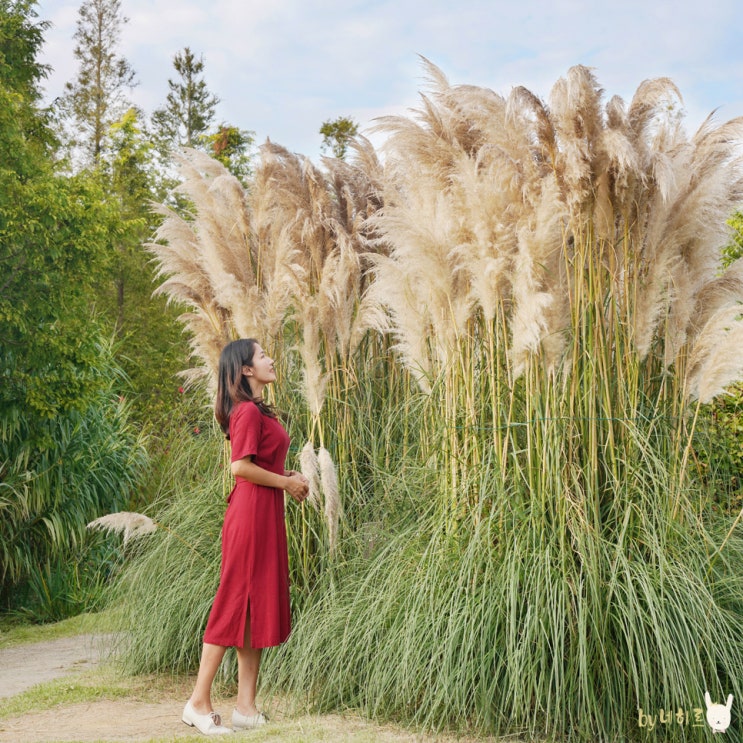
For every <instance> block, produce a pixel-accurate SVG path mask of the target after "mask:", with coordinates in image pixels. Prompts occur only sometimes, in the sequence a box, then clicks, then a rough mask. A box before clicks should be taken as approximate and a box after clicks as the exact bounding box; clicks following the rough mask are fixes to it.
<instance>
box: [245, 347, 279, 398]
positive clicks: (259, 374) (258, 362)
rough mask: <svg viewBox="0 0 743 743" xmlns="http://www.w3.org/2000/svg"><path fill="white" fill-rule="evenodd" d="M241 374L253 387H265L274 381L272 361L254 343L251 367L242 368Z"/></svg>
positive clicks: (274, 374) (274, 371) (274, 372)
mask: <svg viewBox="0 0 743 743" xmlns="http://www.w3.org/2000/svg"><path fill="white" fill-rule="evenodd" d="M243 374H245V376H247V378H248V381H249V383H250V385H251V387H253V386H254V385H260V387H261V388H263V387H264V386H265V385H267V384H270V383H271V382H275V381H276V370H275V369H274V366H273V359H272V358H270V357H269V356H267V355H266V352H265V351H264V350H263V349H262V348H261V347H260V346H259V345H258V344H257V343H256V345H255V349H254V350H253V365H252V366H243Z"/></svg>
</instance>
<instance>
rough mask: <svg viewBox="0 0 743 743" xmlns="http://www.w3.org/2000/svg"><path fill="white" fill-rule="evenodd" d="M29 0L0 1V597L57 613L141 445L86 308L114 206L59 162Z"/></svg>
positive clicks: (100, 269)
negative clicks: (90, 532) (42, 95)
mask: <svg viewBox="0 0 743 743" xmlns="http://www.w3.org/2000/svg"><path fill="white" fill-rule="evenodd" d="M34 4H35V3H33V2H27V1H26V0H22V1H21V2H16V3H11V2H7V0H0V10H1V11H2V12H0V380H2V381H0V489H1V491H2V497H1V498H0V605H9V606H13V607H14V608H20V607H23V608H26V609H27V608H28V607H29V605H30V604H31V603H33V604H38V603H39V602H41V603H44V602H46V603H47V609H49V611H47V610H46V609H45V610H44V611H43V612H41V613H36V614H35V615H36V616H37V617H40V616H44V618H51V617H52V615H53V614H54V612H55V611H56V609H54V610H52V609H51V607H50V606H49V605H48V604H49V603H50V602H51V598H50V597H51V595H52V593H54V592H55V591H56V590H57V589H59V591H60V593H59V594H57V595H67V596H70V595H72V594H76V593H77V589H78V588H80V584H79V583H75V580H76V578H75V571H76V570H77V557H78V553H77V552H76V550H78V549H79V548H80V546H81V544H82V543H83V541H84V537H85V524H86V523H87V522H88V521H90V520H91V519H92V518H95V517H96V516H98V515H100V514H101V512H106V511H109V510H115V509H117V508H119V507H121V506H122V505H124V504H125V502H126V498H127V497H128V491H129V488H130V487H131V485H132V484H133V477H134V476H135V473H136V471H137V470H138V468H139V466H140V465H141V464H142V452H141V449H140V448H139V446H138V445H137V442H136V436H135V434H134V432H133V431H132V430H131V427H130V424H129V422H128V414H127V412H126V408H125V407H124V406H123V405H121V404H120V403H119V402H118V398H117V396H116V395H115V394H114V389H113V380H117V378H118V377H119V376H120V374H121V372H120V369H119V368H118V367H117V366H116V364H115V363H114V362H113V360H112V358H111V354H110V351H109V350H108V345H109V344H107V342H106V341H105V340H104V339H103V336H102V333H101V329H100V325H99V323H98V320H97V317H96V315H95V314H94V313H93V312H92V311H91V306H90V297H91V295H93V294H94V290H95V287H96V286H97V285H98V284H99V283H100V282H101V281H102V280H103V278H104V277H105V275H106V270H107V268H108V264H109V258H110V253H109V251H108V246H109V244H110V242H111V241H112V235H113V234H114V233H115V231H116V221H115V220H116V214H117V213H116V211H115V210H114V209H112V208H111V203H110V202H109V201H107V200H106V198H105V194H104V192H103V191H102V189H101V186H100V183H99V182H98V181H97V180H96V179H95V178H93V177H92V176H91V175H90V174H89V173H86V172H83V173H79V174H77V175H75V176H72V177H67V176H64V175H62V174H60V173H59V172H58V170H57V165H56V152H55V150H54V148H53V147H54V142H55V138H54V136H53V135H52V133H51V132H50V131H49V128H48V123H47V118H48V114H47V113H45V112H43V111H40V110H38V108H37V103H38V99H39V89H38V85H39V81H40V80H41V78H42V77H43V76H44V74H45V68H44V67H43V65H39V64H38V63H37V62H36V61H35V56H36V54H37V53H38V49H39V47H40V45H41V43H42V40H43V39H42V37H43V29H44V24H39V23H36V22H35V20H34V19H35V17H36V14H35V12H34V10H33V6H34ZM27 602H28V603H27ZM73 603H75V602H73ZM83 603H84V602H83ZM62 605H66V606H69V604H68V603H65V601H64V600H62V601H61V604H59V605H58V606H57V608H60V607H61V606H62ZM76 608H77V609H78V610H79V609H80V608H85V607H84V606H82V605H81V604H79V603H76ZM57 618H58V617H57Z"/></svg>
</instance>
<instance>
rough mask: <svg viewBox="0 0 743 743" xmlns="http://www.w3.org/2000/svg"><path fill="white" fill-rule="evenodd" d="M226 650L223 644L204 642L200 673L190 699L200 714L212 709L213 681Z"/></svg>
mask: <svg viewBox="0 0 743 743" xmlns="http://www.w3.org/2000/svg"><path fill="white" fill-rule="evenodd" d="M226 650H227V648H226V647H223V646H222V645H210V644H209V643H206V642H205V643H204V648H203V650H202V651H201V663H200V664H199V675H198V676H197V677H196V686H195V687H194V690H193V693H192V694H191V700H190V701H191V706H192V707H193V708H194V710H195V711H196V712H198V713H199V714H200V715H206V714H209V712H211V711H212V698H211V691H212V683H213V682H214V677H215V676H216V675H217V671H218V670H219V664H220V663H221V662H222V658H224V654H225V651H226Z"/></svg>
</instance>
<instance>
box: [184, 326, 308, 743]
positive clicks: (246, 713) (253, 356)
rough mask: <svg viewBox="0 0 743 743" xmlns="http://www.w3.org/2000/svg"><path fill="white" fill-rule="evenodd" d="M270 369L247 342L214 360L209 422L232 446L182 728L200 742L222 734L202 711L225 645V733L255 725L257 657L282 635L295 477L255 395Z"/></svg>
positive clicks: (297, 491) (281, 439)
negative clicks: (233, 662)
mask: <svg viewBox="0 0 743 743" xmlns="http://www.w3.org/2000/svg"><path fill="white" fill-rule="evenodd" d="M275 379H276V372H275V370H274V365H273V361H272V360H271V359H270V358H269V357H268V356H266V353H265V351H264V350H263V349H262V348H261V347H260V345H258V342H257V341H255V340H254V339H252V338H249V339H243V340H237V341H233V342H232V343H230V344H228V345H227V346H226V347H225V348H224V349H223V351H222V354H221V356H220V359H219V378H218V381H217V401H216V404H215V409H214V412H215V416H216V418H217V421H218V422H219V425H220V426H221V427H222V430H223V431H224V432H225V434H226V435H227V438H228V439H229V440H230V444H231V447H232V474H233V475H234V476H235V487H234V488H233V489H232V492H231V493H230V497H229V499H228V504H229V505H228V507H227V511H226V513H225V517H224V526H223V527H222V567H221V571H220V580H219V588H218V589H217V595H216V597H215V599H214V604H213V606H212V610H211V613H210V615H209V621H208V622H207V625H206V631H205V633H204V647H203V651H202V654H201V664H200V666H199V674H198V677H197V679H196V686H195V687H194V691H193V693H192V694H191V698H190V699H189V700H188V702H187V703H186V706H185V708H184V710H183V717H182V719H183V722H185V723H186V724H187V725H191V726H192V727H196V728H197V729H198V730H200V731H201V732H202V733H206V734H207V735H220V734H223V733H231V732H232V730H231V729H230V728H228V727H225V726H223V725H222V723H221V719H220V717H219V715H218V714H217V713H216V712H214V710H213V708H212V703H211V687H212V682H213V681H214V677H215V676H216V673H217V670H218V668H219V664H220V663H221V662H222V658H223V657H224V653H225V651H226V649H227V648H228V647H235V648H236V650H237V665H238V687H237V706H236V708H235V710H234V711H233V713H232V728H233V729H235V730H244V729H246V728H251V727H255V726H257V725H263V724H265V722H266V718H265V717H264V716H263V714H262V713H261V712H259V711H258V709H257V708H256V706H255V691H256V684H257V681H258V668H259V666H260V660H261V650H262V648H264V647H271V646H273V645H279V644H281V643H282V642H284V640H286V638H287V637H288V636H289V632H290V619H289V566H288V565H289V564H288V554H287V547H286V528H285V525H284V492H283V491H286V492H287V493H289V495H290V496H291V497H292V498H294V500H296V501H297V502H300V503H301V502H302V501H303V500H304V499H305V498H306V497H307V492H308V483H307V480H306V478H305V477H303V476H302V475H301V474H300V473H298V472H294V471H288V472H287V471H285V470H284V462H285V459H286V453H287V451H288V449H289V436H288V434H287V433H286V431H285V430H284V428H283V426H282V425H281V423H279V421H278V420H277V418H276V414H275V413H274V411H273V409H272V408H271V407H270V406H269V405H267V404H266V403H265V402H264V401H263V390H264V388H265V386H266V385H267V384H270V383H271V382H273V381H275Z"/></svg>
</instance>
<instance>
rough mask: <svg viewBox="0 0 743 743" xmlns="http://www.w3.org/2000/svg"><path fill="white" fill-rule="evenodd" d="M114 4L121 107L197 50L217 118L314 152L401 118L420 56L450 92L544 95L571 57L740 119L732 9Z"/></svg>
mask: <svg viewBox="0 0 743 743" xmlns="http://www.w3.org/2000/svg"><path fill="white" fill-rule="evenodd" d="M80 2H81V0H41V2H39V4H38V12H39V16H40V18H41V19H43V20H48V21H51V22H52V24H53V27H52V28H51V29H50V30H49V31H47V33H46V44H45V47H44V51H43V53H42V58H41V61H43V62H45V63H47V64H49V65H51V66H52V67H53V68H54V73H53V74H52V76H51V77H50V78H49V80H48V81H47V83H46V90H47V97H48V98H49V99H52V98H53V97H54V96H56V95H58V94H59V93H60V92H61V90H62V87H63V85H64V83H65V81H67V80H69V79H71V78H72V77H74V74H75V70H76V63H75V60H74V57H73V55H72V48H73V40H72V36H73V34H74V32H75V24H76V21H77V10H78V7H79V5H80ZM600 5H601V4H600V3H599V2H598V0H509V1H508V2H504V1H503V0H490V1H489V2H488V1H487V0H446V1H444V0H258V1H257V0H122V2H121V7H122V11H123V14H124V15H125V16H126V17H128V18H129V22H128V23H127V24H126V26H125V27H124V30H123V33H122V39H121V47H120V51H121V53H122V54H123V55H124V56H125V57H126V58H127V59H128V60H129V62H130V64H131V65H132V67H133V68H134V69H135V71H136V73H137V79H138V81H139V85H138V86H137V87H136V88H135V89H134V90H133V91H132V93H131V97H132V100H133V101H134V102H135V103H136V104H137V105H139V106H141V107H142V108H143V109H144V110H145V111H146V112H148V113H150V112H151V111H152V110H154V109H155V108H157V107H158V106H161V105H162V104H163V102H164V100H165V96H166V95H167V92H168V87H167V81H168V78H170V77H175V71H174V69H173V66H172V59H173V55H174V54H175V53H176V52H177V51H179V50H181V49H183V48H184V47H186V46H189V47H191V49H192V50H193V51H194V52H195V53H196V54H197V55H203V58H204V62H205V79H206V81H207V84H208V86H209V88H210V89H211V90H212V91H213V92H214V93H216V94H217V95H218V96H219V97H220V99H221V102H220V104H219V106H218V109H217V118H218V119H219V120H220V121H226V122H228V123H230V124H233V125H236V126H239V127H241V128H243V129H250V130H253V131H254V132H255V133H256V138H257V141H258V142H259V143H260V142H262V141H265V139H266V138H267V137H270V139H271V140H273V141H275V142H277V143H279V144H282V145H284V146H285V147H288V148H289V149H291V150H293V151H295V152H301V153H303V154H305V155H308V156H310V157H311V158H313V159H317V158H318V157H319V155H320V142H321V137H320V135H319V133H318V129H319V128H320V125H321V124H322V123H323V121H325V120H326V119H333V118H336V117H338V116H351V117H353V118H354V119H355V120H356V121H357V122H358V123H359V124H360V126H361V128H362V131H363V130H364V129H365V128H366V127H369V126H371V125H372V124H373V119H374V118H375V117H377V116H382V115H385V114H390V113H405V112H406V111H407V110H408V109H409V108H411V107H415V106H416V105H417V103H418V96H419V93H420V92H422V91H424V90H425V79H424V73H423V68H422V65H421V63H420V60H419V56H418V55H423V56H425V57H427V58H428V59H430V60H431V61H432V62H433V63H434V64H436V65H437V66H438V67H440V68H441V70H442V71H443V72H444V73H445V74H446V76H447V77H448V79H449V81H450V82H451V83H453V84H458V83H465V84H473V85H481V86H484V87H488V88H491V89H493V90H495V91H496V92H498V93H501V94H503V95H507V94H508V93H509V91H510V90H511V88H513V87H514V86H517V85H524V86H526V87H527V88H529V89H530V90H531V91H532V92H534V93H535V94H537V95H538V96H540V97H541V98H543V99H545V100H546V99H547V98H548V97H549V91H550V88H551V87H552V85H553V84H554V82H555V81H556V80H557V79H558V78H559V77H561V76H563V75H565V73H566V72H567V70H568V68H569V67H571V66H572V65H574V64H584V65H588V66H590V67H593V68H594V72H595V74H596V76H597V78H598V81H599V83H600V84H601V86H602V87H603V88H604V90H605V91H606V100H608V99H609V98H610V97H611V96H612V95H615V94H616V95H620V96H622V97H623V98H625V100H629V99H630V98H631V97H632V95H633V93H634V91H635V90H636V89H637V87H638V86H639V84H640V83H641V82H642V81H643V80H645V79H648V78H652V77H662V76H667V77H670V78H671V79H672V80H673V81H674V82H675V83H676V85H677V86H678V87H679V89H680V91H681V94H682V96H683V99H684V105H685V111H686V117H685V122H686V127H687V129H688V130H693V129H695V128H696V127H697V126H698V125H699V124H700V123H701V122H702V121H703V120H704V118H705V117H706V116H707V114H709V113H711V112H712V110H713V109H718V112H717V114H716V116H717V119H718V120H720V121H724V120H727V119H731V118H733V117H735V116H741V115H743V7H742V6H741V4H740V2H738V1H737V0H707V1H706V2H699V1H698V0H694V1H692V0H676V1H675V2H668V1H667V0H655V1H654V0H646V1H645V2H637V1H636V0H624V1H623V2H621V3H608V4H606V5H605V6H604V7H603V8H602V7H600Z"/></svg>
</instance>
